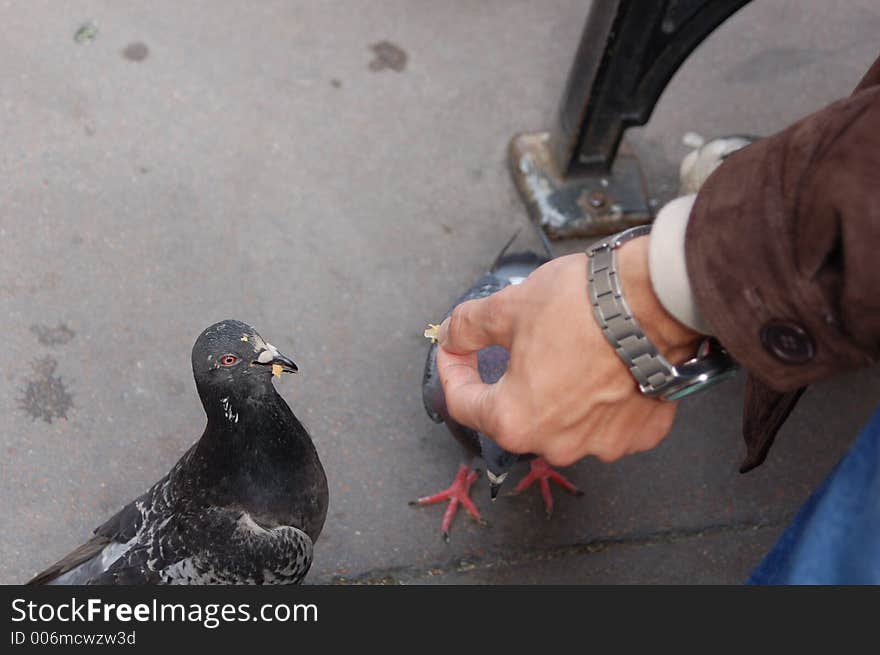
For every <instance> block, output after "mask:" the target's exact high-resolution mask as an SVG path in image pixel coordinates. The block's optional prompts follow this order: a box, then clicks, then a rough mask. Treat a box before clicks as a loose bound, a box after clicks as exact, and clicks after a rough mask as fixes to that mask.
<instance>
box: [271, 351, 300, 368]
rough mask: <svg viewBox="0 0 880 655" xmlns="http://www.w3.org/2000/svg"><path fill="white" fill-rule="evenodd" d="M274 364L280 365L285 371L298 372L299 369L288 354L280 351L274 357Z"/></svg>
mask: <svg viewBox="0 0 880 655" xmlns="http://www.w3.org/2000/svg"><path fill="white" fill-rule="evenodd" d="M272 366H273V367H274V366H280V367H281V370H282V371H284V372H285V373H298V372H299V369H298V368H297V366H296V364H294V363H293V360H292V359H290V357H287V356H286V355H282V354H281V353H278V354H277V355H275V356H274V357H273V358H272Z"/></svg>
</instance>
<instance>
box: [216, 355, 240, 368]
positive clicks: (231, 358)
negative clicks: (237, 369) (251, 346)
mask: <svg viewBox="0 0 880 655" xmlns="http://www.w3.org/2000/svg"><path fill="white" fill-rule="evenodd" d="M237 361H238V357H236V356H235V355H223V357H221V358H220V364H221V365H223V366H232V365H233V364H235V363H236V362H237Z"/></svg>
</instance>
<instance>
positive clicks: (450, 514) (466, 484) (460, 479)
mask: <svg viewBox="0 0 880 655" xmlns="http://www.w3.org/2000/svg"><path fill="white" fill-rule="evenodd" d="M479 476H480V471H479V469H474V470H473V471H471V470H470V466H468V465H467V464H462V465H461V466H459V467H458V473H457V474H456V476H455V479H454V480H453V481H452V484H451V485H449V487H448V488H447V489H444V490H443V491H441V492H439V493H436V494H433V495H431V496H422V497H421V498H419V499H418V500H415V501H412V502H410V505H433V504H435V503H442V502H443V501H444V500H448V501H449V504H448V505H447V506H446V511H445V512H444V513H443V523H442V524H441V526H440V529H441V531H442V532H443V541H445V542H447V543H449V528H450V527H451V526H452V519H453V518H455V514H456V512H458V506H459V504H461V505H464V508H465V509H466V510H467V511H468V514H470V515H471V516H472V517H473V518H474V520H476V521H477V522H478V523H480V524H481V525H486V521H484V520H483V519H482V517H481V516H480V511H479V510H478V509H477V506H476V505H474V503H473V501H472V500H471V498H470V493H471V486H472V485H473V484H474V482H476V480H477V478H478V477H479Z"/></svg>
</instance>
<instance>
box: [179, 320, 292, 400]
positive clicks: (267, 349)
mask: <svg viewBox="0 0 880 655" xmlns="http://www.w3.org/2000/svg"><path fill="white" fill-rule="evenodd" d="M192 367H193V375H194V376H195V379H196V386H197V387H198V388H199V393H200V395H202V396H204V395H205V393H206V392H211V395H215V394H216V393H225V394H227V395H234V396H255V395H259V394H260V393H261V392H263V391H265V390H267V389H269V388H271V387H272V382H271V380H272V377H273V375H279V376H280V375H281V373H282V372H285V373H296V372H297V367H296V364H294V363H293V361H292V360H290V359H289V358H288V357H286V356H285V355H283V354H281V353H280V352H278V349H277V348H275V346H273V345H272V344H271V343H269V342H267V341H266V340H265V339H263V337H261V336H260V335H259V333H257V331H256V330H255V329H254V328H253V327H251V326H250V325H248V324H246V323H242V322H241V321H235V320H227V321H220V322H219V323H215V324H214V325H212V326H211V327H209V328H208V329H206V330H205V331H204V332H202V333H201V334H200V335H199V338H198V339H196V343H195V345H194V346H193V350H192Z"/></svg>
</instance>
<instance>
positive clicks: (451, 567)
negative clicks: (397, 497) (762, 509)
mask: <svg viewBox="0 0 880 655" xmlns="http://www.w3.org/2000/svg"><path fill="white" fill-rule="evenodd" d="M793 516H794V512H787V513H785V514H782V515H780V516H777V517H773V518H770V519H767V520H763V521H751V522H747V521H743V522H738V523H726V524H719V525H709V526H704V527H700V528H694V529H678V530H660V531H657V532H651V533H648V534H642V535H638V534H635V535H624V536H621V537H615V538H603V539H595V540H592V541H587V542H584V543H581V544H572V545H568V546H557V547H554V548H548V549H545V550H536V551H520V552H511V553H509V554H491V555H487V556H484V557H470V558H469V557H460V558H455V559H450V560H448V561H446V562H445V563H438V564H435V565H433V566H422V567H419V566H394V567H388V568H382V569H373V570H370V571H365V572H363V573H358V574H356V575H349V576H344V575H338V574H337V575H333V576H332V577H331V579H330V581H329V584H337V585H350V584H360V585H371V584H407V583H408V582H409V581H412V580H418V579H420V578H431V577H435V576H439V575H443V574H445V573H465V572H468V571H474V570H487V569H493V568H500V567H505V566H517V565H520V564H528V563H529V562H542V561H549V560H555V559H562V558H565V557H576V556H582V555H592V554H595V553H600V552H603V551H605V550H608V549H610V548H615V547H618V546H623V547H639V546H652V545H663V544H675V543H680V542H682V541H688V540H690V539H699V538H701V537H710V536H715V535H723V534H736V533H743V532H749V531H753V530H762V529H766V528H777V527H780V526H782V525H785V524H786V523H788V521H789V520H790V519H791V518H792V517H793ZM315 584H328V583H326V582H316V583H315Z"/></svg>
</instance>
